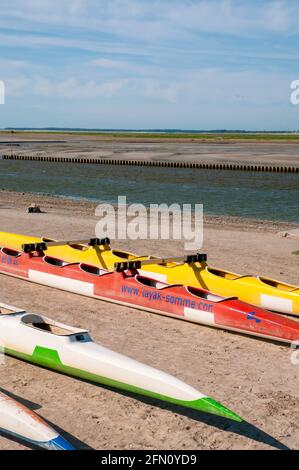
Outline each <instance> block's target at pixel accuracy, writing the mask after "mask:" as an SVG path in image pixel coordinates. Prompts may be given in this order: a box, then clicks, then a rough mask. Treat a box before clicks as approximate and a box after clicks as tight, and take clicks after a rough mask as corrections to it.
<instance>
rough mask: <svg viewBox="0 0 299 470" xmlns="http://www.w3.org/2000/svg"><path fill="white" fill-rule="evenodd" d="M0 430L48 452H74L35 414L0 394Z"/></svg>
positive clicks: (67, 443) (72, 448) (70, 446)
mask: <svg viewBox="0 0 299 470" xmlns="http://www.w3.org/2000/svg"><path fill="white" fill-rule="evenodd" d="M0 429H1V430H2V431H3V432H4V433H7V434H9V435H11V436H14V437H17V438H19V439H22V440H25V441H27V442H30V443H32V444H35V445H36V446H39V447H42V448H44V449H48V450H75V449H74V447H73V446H72V445H71V444H69V442H67V441H66V440H65V439H64V438H63V437H62V436H60V435H59V434H58V433H57V432H56V431H55V430H54V429H53V428H52V427H51V426H49V425H48V424H47V423H46V422H45V421H44V420H43V419H42V418H40V417H39V416H38V415H37V414H36V413H34V412H33V411H31V410H30V409H29V408H26V407H25V406H24V405H22V404H21V403H19V402H17V401H16V400H13V399H12V398H10V397H8V396H7V395H5V394H4V393H2V392H0Z"/></svg>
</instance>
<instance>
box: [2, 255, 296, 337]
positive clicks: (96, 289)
mask: <svg viewBox="0 0 299 470" xmlns="http://www.w3.org/2000/svg"><path fill="white" fill-rule="evenodd" d="M0 272H1V273H5V274H9V275H12V276H16V277H19V278H21V279H25V280H29V281H31V282H36V283H38V284H42V285H46V286H49V287H55V288H58V289H62V290H66V291H69V292H73V293H76V294H81V295H85V296H89V297H93V298H96V299H100V300H105V301H109V302H114V303H118V304H121V305H125V306H129V307H134V308H137V309H140V310H146V311H150V312H153V313H158V314H162V315H166V316H170V317H173V318H178V319H182V320H186V321H190V322H194V323H198V324H201V325H206V326H211V327H216V328H222V329H225V330H230V331H234V332H238V333H242V334H247V335H252V336H257V337H258V336H260V337H262V338H268V339H270V340H275V341H280V342H285V343H292V342H295V341H298V340H299V323H298V322H297V321H295V320H291V319H289V318H286V317H284V316H281V315H278V314H275V313H272V312H268V311H266V310H264V309H261V308H259V307H253V306H252V305H250V304H247V303H245V302H242V301H240V300H238V299H237V298H224V297H221V296H218V295H215V294H213V293H211V292H208V291H205V290H202V289H198V288H194V287H190V286H182V285H168V284H164V283H161V282H158V281H155V280H153V279H150V278H148V277H144V276H141V275H140V274H139V273H138V272H132V271H126V272H108V271H104V270H100V269H98V268H96V267H94V266H90V265H85V264H82V263H81V264H67V263H65V262H64V261H61V260H59V259H57V258H53V257H49V256H45V257H43V256H32V255H31V254H25V253H21V252H17V251H12V250H8V251H7V250H6V249H5V248H3V249H2V251H1V256H0Z"/></svg>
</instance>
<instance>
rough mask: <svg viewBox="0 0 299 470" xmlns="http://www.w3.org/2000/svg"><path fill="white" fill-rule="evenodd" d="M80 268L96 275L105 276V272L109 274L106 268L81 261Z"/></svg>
mask: <svg viewBox="0 0 299 470" xmlns="http://www.w3.org/2000/svg"><path fill="white" fill-rule="evenodd" d="M79 268H80V269H81V271H84V272H85V273H88V274H93V275H94V276H103V275H104V274H108V273H109V271H106V270H105V269H101V268H98V267H97V266H91V265H90V264H84V263H81V264H80V265H79Z"/></svg>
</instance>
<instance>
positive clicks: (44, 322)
mask: <svg viewBox="0 0 299 470" xmlns="http://www.w3.org/2000/svg"><path fill="white" fill-rule="evenodd" d="M21 322H22V323H23V324H24V325H26V326H30V327H32V328H36V329H37V330H40V331H43V332H46V333H51V334H53V335H55V336H74V338H75V340H76V341H86V340H89V339H90V336H89V334H88V332H87V331H84V330H79V329H76V328H73V327H69V326H67V325H63V324H62V323H57V322H55V321H54V320H49V319H48V318H45V317H42V316H41V315H35V314H33V313H28V314H27V315H24V316H23V317H22V319H21Z"/></svg>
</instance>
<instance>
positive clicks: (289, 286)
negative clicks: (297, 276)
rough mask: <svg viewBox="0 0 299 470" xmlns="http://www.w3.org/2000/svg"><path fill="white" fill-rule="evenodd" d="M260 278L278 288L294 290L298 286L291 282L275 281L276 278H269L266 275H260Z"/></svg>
mask: <svg viewBox="0 0 299 470" xmlns="http://www.w3.org/2000/svg"><path fill="white" fill-rule="evenodd" d="M259 280H260V281H261V282H262V283H263V284H266V285H267V286H270V287H276V289H279V290H283V291H286V292H292V291H295V290H296V289H297V287H295V286H292V285H290V284H285V283H284V282H279V281H275V280H274V279H267V278H266V277H259Z"/></svg>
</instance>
